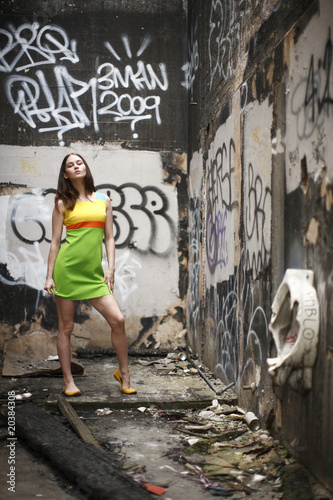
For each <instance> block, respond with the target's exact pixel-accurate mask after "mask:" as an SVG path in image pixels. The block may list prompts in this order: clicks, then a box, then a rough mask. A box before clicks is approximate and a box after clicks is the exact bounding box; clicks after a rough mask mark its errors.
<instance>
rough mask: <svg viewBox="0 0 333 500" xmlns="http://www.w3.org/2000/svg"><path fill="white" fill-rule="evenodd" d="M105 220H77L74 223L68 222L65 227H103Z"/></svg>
mask: <svg viewBox="0 0 333 500" xmlns="http://www.w3.org/2000/svg"><path fill="white" fill-rule="evenodd" d="M104 226H105V222H103V221H99V220H87V221H84V222H77V223H76V224H70V225H69V226H66V229H81V228H84V227H99V228H101V229H104Z"/></svg>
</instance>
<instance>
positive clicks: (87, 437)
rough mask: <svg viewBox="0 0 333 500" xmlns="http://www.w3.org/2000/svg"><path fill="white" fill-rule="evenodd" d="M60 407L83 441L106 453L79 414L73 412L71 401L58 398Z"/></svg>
mask: <svg viewBox="0 0 333 500" xmlns="http://www.w3.org/2000/svg"><path fill="white" fill-rule="evenodd" d="M58 407H59V409H60V411H61V413H62V414H63V415H64V417H66V418H67V420H68V422H69V423H70V424H71V426H72V427H73V429H74V430H75V432H76V434H77V435H78V436H79V437H80V438H81V439H83V441H84V442H85V443H89V444H92V445H93V446H95V448H97V449H98V450H101V451H104V450H103V448H102V447H101V446H100V444H99V443H98V441H97V439H95V438H94V436H93V435H92V434H91V432H90V430H89V429H88V427H87V426H86V425H85V424H84V423H83V422H82V420H80V418H79V417H78V416H77V413H76V412H75V411H74V410H73V407H72V405H71V404H70V402H69V401H67V400H65V399H64V398H62V397H58Z"/></svg>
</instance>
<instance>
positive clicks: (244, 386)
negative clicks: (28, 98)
mask: <svg viewBox="0 0 333 500" xmlns="http://www.w3.org/2000/svg"><path fill="white" fill-rule="evenodd" d="M189 19H190V23H189V33H188V36H189V50H188V57H189V62H188V70H189V77H188V80H187V81H188V88H189V165H190V171H189V186H190V190H189V236H190V238H189V288H188V298H187V310H188V315H187V327H188V336H189V342H190V345H191V347H192V349H193V350H194V351H195V352H196V353H197V354H198V355H199V357H201V358H202V359H203V360H204V361H205V362H206V363H207V364H208V365H209V366H210V368H211V369H212V370H214V372H215V374H216V376H217V377H219V378H220V379H221V380H222V381H223V382H224V383H225V384H231V383H233V384H234V390H235V392H236V393H237V395H238V397H239V403H240V405H241V406H243V407H244V408H246V409H248V410H252V411H254V412H255V413H257V414H258V415H259V417H260V419H261V421H262V424H263V425H267V426H268V427H269V428H270V429H271V430H272V432H273V433H274V432H275V433H276V434H277V435H278V436H279V437H280V438H281V439H282V441H284V442H285V444H287V445H288V446H289V447H290V448H292V451H293V452H294V453H295V454H296V455H297V456H298V457H299V458H300V459H301V460H303V462H304V463H305V464H306V465H307V466H308V467H309V468H310V469H311V470H312V471H313V473H314V474H315V475H316V476H317V477H318V478H320V479H321V480H322V481H324V482H325V483H326V484H327V485H330V487H333V484H332V478H331V474H330V472H329V471H330V470H331V468H332V465H333V442H332V440H331V439H330V438H329V437H328V436H331V435H333V433H332V424H331V423H330V415H331V412H332V404H333V398H332V390H331V388H332V383H333V370H332V321H333V316H332V308H331V307H330V304H331V302H332V288H331V284H332V283H331V281H332V280H331V275H332V272H331V271H332V245H331V240H332V238H331V234H332V182H333V170H332V165H331V163H332V162H331V158H332V154H331V148H332V145H331V142H330V140H329V137H331V136H332V132H333V130H332V126H333V125H332V123H333V122H332V103H333V101H332V91H333V89H332V83H331V79H332V62H333V61H332V57H333V51H332V34H331V30H332V19H333V6H332V3H331V2H329V1H328V0H321V1H318V2H317V1H311V0H309V1H305V2H293V1H291V0H290V1H288V0H277V1H274V0H253V1H252V0H249V1H244V0H241V1H239V0H226V1H221V0H212V1H209V2H203V1H200V2H189ZM287 268H293V269H310V270H312V271H313V272H314V275H315V286H316V290H317V293H318V297H319V302H320V342H319V348H318V352H317V358H316V363H315V366H314V371H313V377H312V384H313V389H312V390H311V391H306V390H303V391H302V390H301V389H300V388H299V390H296V389H295V388H292V387H291V385H290V384H288V382H287V383H285V384H284V385H282V386H277V384H276V383H275V382H273V379H272V378H271V377H270V375H269V373H268V363H267V358H270V357H272V356H275V355H276V352H277V346H276V345H275V342H274V339H273V337H272V334H271V332H270V328H269V325H270V321H271V306H272V302H273V299H274V296H275V294H276V291H277V288H278V286H279V285H280V283H281V282H282V280H283V277H284V273H285V271H286V269H287ZM281 335H282V337H281V338H283V335H284V333H283V332H281ZM319 416H320V417H319ZM318 457H320V460H318Z"/></svg>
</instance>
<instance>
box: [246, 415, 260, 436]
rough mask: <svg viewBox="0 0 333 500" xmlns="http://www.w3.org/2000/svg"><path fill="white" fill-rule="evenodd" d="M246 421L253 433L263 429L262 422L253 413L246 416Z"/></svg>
mask: <svg viewBox="0 0 333 500" xmlns="http://www.w3.org/2000/svg"><path fill="white" fill-rule="evenodd" d="M244 420H245V422H246V423H247V425H248V426H249V428H250V429H251V431H257V430H259V429H260V427H261V424H260V420H259V419H258V418H257V417H256V416H255V414H254V413H253V412H252V411H249V412H247V413H246V414H245V417H244Z"/></svg>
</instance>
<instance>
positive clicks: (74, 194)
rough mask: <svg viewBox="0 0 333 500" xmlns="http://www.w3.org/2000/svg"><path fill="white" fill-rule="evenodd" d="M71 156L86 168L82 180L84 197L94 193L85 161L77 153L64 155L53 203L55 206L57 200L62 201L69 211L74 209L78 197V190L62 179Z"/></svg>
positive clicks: (68, 181)
mask: <svg viewBox="0 0 333 500" xmlns="http://www.w3.org/2000/svg"><path fill="white" fill-rule="evenodd" d="M71 155H75V156H79V157H80V158H81V160H82V161H83V163H84V164H85V166H86V176H85V178H84V190H85V194H86V196H88V195H90V194H92V193H94V192H95V191H96V189H95V185H94V179H93V176H92V174H91V171H90V168H89V166H88V164H87V162H86V160H85V159H84V158H83V157H82V156H81V155H79V154H77V153H69V154H68V155H66V156H65V158H64V159H63V160H62V163H61V167H60V172H59V178H58V187H57V194H56V197H55V200H54V201H55V204H56V206H57V202H58V200H62V201H63V202H64V204H65V207H66V208H68V209H69V210H73V209H74V207H75V203H76V200H77V199H78V197H79V192H78V190H77V189H75V187H74V186H73V184H72V183H71V181H70V180H69V179H65V177H64V174H65V173H66V162H67V159H68V158H69V156H71Z"/></svg>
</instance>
